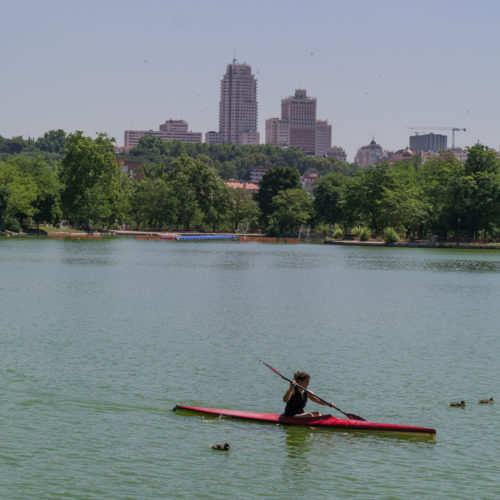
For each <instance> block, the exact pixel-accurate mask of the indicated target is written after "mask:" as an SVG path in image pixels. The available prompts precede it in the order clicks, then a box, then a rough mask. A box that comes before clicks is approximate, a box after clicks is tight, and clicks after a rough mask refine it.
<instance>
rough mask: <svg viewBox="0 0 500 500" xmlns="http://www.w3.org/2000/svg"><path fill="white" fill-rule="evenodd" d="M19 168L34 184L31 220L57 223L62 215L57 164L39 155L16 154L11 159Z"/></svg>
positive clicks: (37, 222) (39, 222)
mask: <svg viewBox="0 0 500 500" xmlns="http://www.w3.org/2000/svg"><path fill="white" fill-rule="evenodd" d="M11 161H12V162H13V163H15V164H16V165H17V166H18V168H19V170H20V171H21V172H22V173H23V174H24V175H27V176H29V177H31V178H32V179H33V181H34V182H35V184H36V199H35V200H34V201H33V202H32V205H33V208H34V209H35V210H34V213H33V215H32V219H33V221H34V222H35V223H36V224H37V226H38V225H40V224H41V223H44V222H45V223H47V224H57V223H58V222H59V221H60V220H61V217H62V210H61V196H60V192H61V188H62V186H61V183H60V181H59V171H58V168H57V164H55V163H48V162H47V161H46V160H44V159H43V158H42V157H41V156H38V157H28V156H17V157H13V159H12V160H11Z"/></svg>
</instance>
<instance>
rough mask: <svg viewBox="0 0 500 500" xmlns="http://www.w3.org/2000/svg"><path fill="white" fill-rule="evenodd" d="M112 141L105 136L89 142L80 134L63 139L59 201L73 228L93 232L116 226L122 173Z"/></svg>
mask: <svg viewBox="0 0 500 500" xmlns="http://www.w3.org/2000/svg"><path fill="white" fill-rule="evenodd" d="M113 142H114V139H110V138H108V136H107V135H106V134H98V136H97V137H96V138H95V139H92V138H91V137H85V136H84V135H83V133H82V132H80V131H78V132H76V133H74V134H70V135H69V136H68V138H67V141H66V154H65V156H64V158H63V160H62V170H61V180H62V182H63V185H64V188H63V191H62V195H61V199H62V206H63V212H64V215H65V216H66V217H67V218H68V219H69V220H70V221H71V223H72V224H73V225H76V226H81V227H86V228H88V229H92V230H93V229H95V228H99V229H108V228H109V227H111V226H112V225H113V224H115V223H116V204H117V203H118V202H119V200H120V189H121V188H122V186H123V183H122V182H121V180H122V179H123V174H122V172H121V171H120V167H119V165H118V163H117V161H116V158H115V154H114V147H113Z"/></svg>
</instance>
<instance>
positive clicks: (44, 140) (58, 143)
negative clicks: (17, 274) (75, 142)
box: [36, 129, 66, 154]
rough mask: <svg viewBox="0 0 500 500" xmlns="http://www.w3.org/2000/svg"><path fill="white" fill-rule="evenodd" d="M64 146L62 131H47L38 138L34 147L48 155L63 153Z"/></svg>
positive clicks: (64, 135)
mask: <svg viewBox="0 0 500 500" xmlns="http://www.w3.org/2000/svg"><path fill="white" fill-rule="evenodd" d="M65 144H66V132H65V131H64V130H62V129H58V130H49V131H48V132H45V134H43V137H39V138H38V139H37V141H36V145H37V146H38V147H39V149H40V150H41V151H47V152H49V153H59V154H62V153H64V145H65Z"/></svg>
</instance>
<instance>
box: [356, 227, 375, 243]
mask: <svg viewBox="0 0 500 500" xmlns="http://www.w3.org/2000/svg"><path fill="white" fill-rule="evenodd" d="M358 236H359V241H368V240H369V239H370V238H371V236H372V232H371V231H370V230H369V229H368V228H367V227H363V228H361V230H360V231H359V233H358Z"/></svg>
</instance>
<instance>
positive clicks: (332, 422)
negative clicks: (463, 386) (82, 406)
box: [174, 405, 436, 438]
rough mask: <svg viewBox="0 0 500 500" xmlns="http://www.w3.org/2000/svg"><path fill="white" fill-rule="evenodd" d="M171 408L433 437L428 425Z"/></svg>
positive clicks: (272, 421)
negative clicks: (417, 425)
mask: <svg viewBox="0 0 500 500" xmlns="http://www.w3.org/2000/svg"><path fill="white" fill-rule="evenodd" d="M174 411H176V412H181V413H186V414H195V415H203V416H206V417H225V418H232V419H237V420H243V421H248V422H260V423H265V424H279V425H302V426H306V427H318V428H320V427H321V428H323V427H325V428H328V429H337V430H341V431H346V432H359V431H362V432H367V431H368V432H381V433H384V434H385V433H390V434H410V435H416V436H421V437H427V438H435V437H436V430H435V429H431V428H427V427H414V426H409V425H397V424H387V423H380V422H369V421H366V420H352V419H349V418H337V417H332V416H331V415H322V416H320V417H306V418H302V417H283V416H281V415H278V414H277V413H258V412H253V411H239V410H224V409H218V408H203V407H198V406H184V405H176V406H175V408H174Z"/></svg>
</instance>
